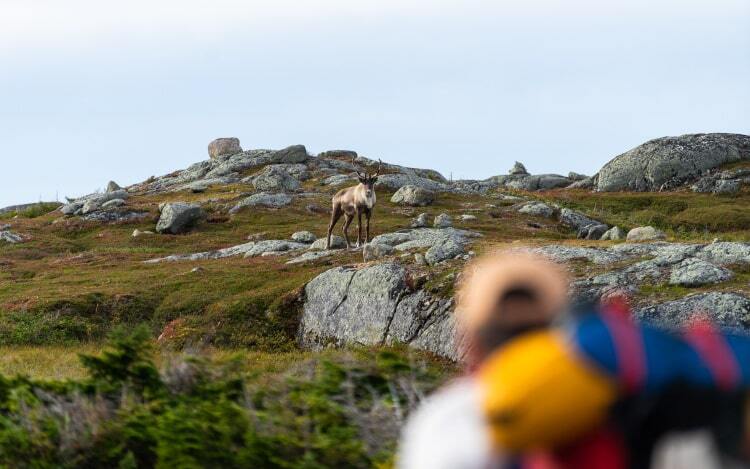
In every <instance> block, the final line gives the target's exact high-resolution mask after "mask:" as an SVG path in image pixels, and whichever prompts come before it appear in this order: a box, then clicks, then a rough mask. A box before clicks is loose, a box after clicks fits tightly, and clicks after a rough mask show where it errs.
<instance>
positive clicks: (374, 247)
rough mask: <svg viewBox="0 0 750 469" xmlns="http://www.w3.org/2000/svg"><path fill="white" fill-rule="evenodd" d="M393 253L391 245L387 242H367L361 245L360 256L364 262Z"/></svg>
mask: <svg viewBox="0 0 750 469" xmlns="http://www.w3.org/2000/svg"><path fill="white" fill-rule="evenodd" d="M391 254H393V246H389V245H388V244H377V243H367V244H365V245H364V246H363V247H362V258H363V259H364V261H365V262H370V261H374V260H376V259H380V258H382V257H385V256H389V255H391Z"/></svg>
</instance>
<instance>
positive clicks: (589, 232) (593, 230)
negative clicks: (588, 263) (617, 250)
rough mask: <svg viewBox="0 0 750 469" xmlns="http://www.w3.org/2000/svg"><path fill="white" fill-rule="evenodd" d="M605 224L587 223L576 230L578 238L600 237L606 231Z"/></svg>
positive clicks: (591, 238)
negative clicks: (587, 224)
mask: <svg viewBox="0 0 750 469" xmlns="http://www.w3.org/2000/svg"><path fill="white" fill-rule="evenodd" d="M607 228H608V226H607V225H589V226H585V227H583V228H581V229H580V230H578V238H579V239H589V240H597V239H601V237H602V236H603V235H604V233H606V232H607Z"/></svg>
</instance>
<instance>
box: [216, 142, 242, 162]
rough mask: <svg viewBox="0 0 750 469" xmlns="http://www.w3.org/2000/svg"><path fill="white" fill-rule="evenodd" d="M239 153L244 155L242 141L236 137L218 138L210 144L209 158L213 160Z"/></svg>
mask: <svg viewBox="0 0 750 469" xmlns="http://www.w3.org/2000/svg"><path fill="white" fill-rule="evenodd" d="M237 153H242V147H241V146H240V139H238V138H235V137H226V138H217V139H216V140H213V141H211V143H209V144H208V157H209V158H211V159H214V158H218V157H219V156H224V155H234V154H237Z"/></svg>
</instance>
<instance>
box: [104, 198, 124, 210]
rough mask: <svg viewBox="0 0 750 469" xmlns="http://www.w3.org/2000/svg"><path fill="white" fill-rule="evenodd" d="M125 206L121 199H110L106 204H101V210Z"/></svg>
mask: <svg viewBox="0 0 750 469" xmlns="http://www.w3.org/2000/svg"><path fill="white" fill-rule="evenodd" d="M123 205H125V201H124V200H123V199H112V200H108V201H107V202H104V203H103V204H102V208H103V209H109V208H115V207H122V206H123Z"/></svg>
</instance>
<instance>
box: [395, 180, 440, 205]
mask: <svg viewBox="0 0 750 469" xmlns="http://www.w3.org/2000/svg"><path fill="white" fill-rule="evenodd" d="M434 200H435V193H434V192H431V191H428V190H427V189H423V188H421V187H417V186H412V185H411V184H407V185H406V186H402V187H401V188H399V190H397V191H396V193H395V194H393V197H391V202H393V203H394V204H400V205H408V206H411V207H424V206H425V205H430V204H431V203H432V202H433V201H434Z"/></svg>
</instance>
